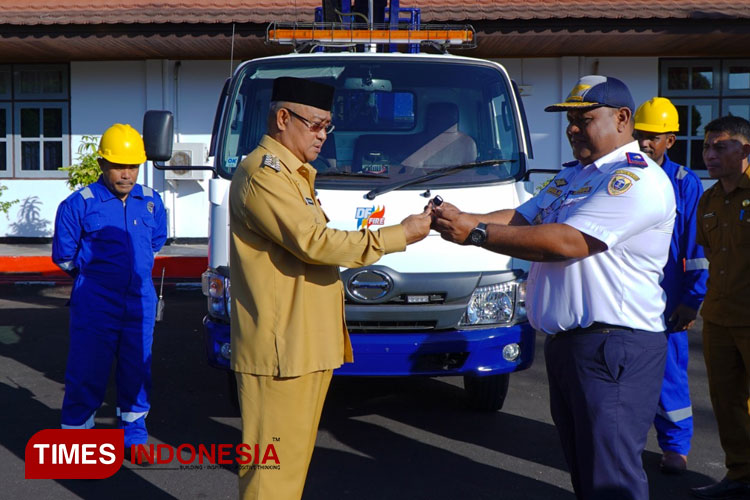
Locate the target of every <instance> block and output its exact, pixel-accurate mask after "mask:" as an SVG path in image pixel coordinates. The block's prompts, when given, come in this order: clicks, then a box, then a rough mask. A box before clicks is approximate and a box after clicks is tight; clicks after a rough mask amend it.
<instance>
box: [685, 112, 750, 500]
mask: <svg viewBox="0 0 750 500" xmlns="http://www.w3.org/2000/svg"><path fill="white" fill-rule="evenodd" d="M705 134H706V136H705V140H704V142H703V161H704V163H705V164H706V169H707V170H708V174H709V175H710V176H711V178H712V179H718V182H717V183H716V184H714V185H713V186H712V187H711V188H709V189H708V190H707V191H706V192H705V193H704V194H703V196H702V197H701V199H700V201H699V202H698V213H697V216H696V220H697V229H698V231H697V235H696V236H697V237H696V239H697V241H698V243H699V244H701V245H703V246H704V247H705V252H706V257H707V258H708V261H709V267H708V290H707V293H706V298H705V300H704V302H703V309H702V310H701V315H702V316H703V356H704V358H705V361H706V371H707V373H708V388H709V391H710V393H711V404H712V406H713V409H714V414H715V415H716V422H717V424H718V426H719V438H720V439H721V447H722V448H723V449H724V453H725V455H726V459H725V463H726V466H727V469H728V470H727V475H726V477H725V478H724V479H722V480H721V481H720V482H718V483H716V484H712V485H709V486H704V487H701V488H694V489H693V494H694V495H695V496H697V497H699V498H750V412H749V411H748V403H749V402H750V401H749V400H748V395H749V394H750V383H749V381H750V378H749V377H750V169H748V168H747V167H748V155H750V123H748V121H747V120H745V119H743V118H739V117H736V116H725V117H723V118H718V119H716V120H714V121H712V122H710V123H709V124H708V125H706V128H705Z"/></svg>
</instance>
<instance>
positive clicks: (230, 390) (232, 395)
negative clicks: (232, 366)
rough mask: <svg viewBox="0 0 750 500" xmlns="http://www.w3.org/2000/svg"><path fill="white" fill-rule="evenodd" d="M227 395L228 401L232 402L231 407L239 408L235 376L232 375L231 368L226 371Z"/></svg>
mask: <svg viewBox="0 0 750 500" xmlns="http://www.w3.org/2000/svg"><path fill="white" fill-rule="evenodd" d="M227 395H228V396H229V402H230V403H232V408H234V409H235V410H237V411H239V410H240V397H239V396H238V395H237V377H235V376H234V372H233V371H232V370H228V371H227Z"/></svg>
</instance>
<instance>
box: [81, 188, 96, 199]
mask: <svg viewBox="0 0 750 500" xmlns="http://www.w3.org/2000/svg"><path fill="white" fill-rule="evenodd" d="M78 194H80V195H81V196H83V199H84V200H88V199H89V198H93V197H94V193H93V192H92V191H91V188H90V187H88V186H86V187H85V188H83V189H81V190H80V191H78Z"/></svg>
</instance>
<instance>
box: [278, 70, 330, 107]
mask: <svg viewBox="0 0 750 500" xmlns="http://www.w3.org/2000/svg"><path fill="white" fill-rule="evenodd" d="M333 91H334V87H332V86H331V85H327V84H325V83H319V82H315V81H312V80H307V79H304V78H294V77H291V76H281V77H279V78H277V79H275V80H274V81H273V94H272V95H271V101H287V102H296V103H299V104H305V105H307V106H312V107H314V108H318V109H323V110H325V111H330V110H331V108H332V107H333Z"/></svg>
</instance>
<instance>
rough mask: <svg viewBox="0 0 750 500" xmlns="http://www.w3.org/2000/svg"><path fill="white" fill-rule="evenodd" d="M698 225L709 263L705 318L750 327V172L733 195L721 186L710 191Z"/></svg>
mask: <svg viewBox="0 0 750 500" xmlns="http://www.w3.org/2000/svg"><path fill="white" fill-rule="evenodd" d="M696 221H697V224H698V231H697V234H696V240H697V242H698V244H700V245H703V246H704V247H705V251H706V257H707V258H708V261H709V267H708V291H707V292H706V298H705V300H704V301H703V309H702V310H701V316H703V318H704V319H706V320H708V321H710V322H712V323H716V324H718V325H722V326H750V168H748V169H747V170H746V171H745V175H743V176H742V178H741V179H740V183H739V185H738V186H737V189H735V190H734V191H732V192H731V193H728V194H727V193H724V190H723V189H722V187H721V184H720V183H719V182H717V183H716V184H714V185H713V186H712V187H710V188H709V189H708V190H706V192H705V193H703V196H702V197H701V199H700V201H699V202H698V213H697V217H696Z"/></svg>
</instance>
